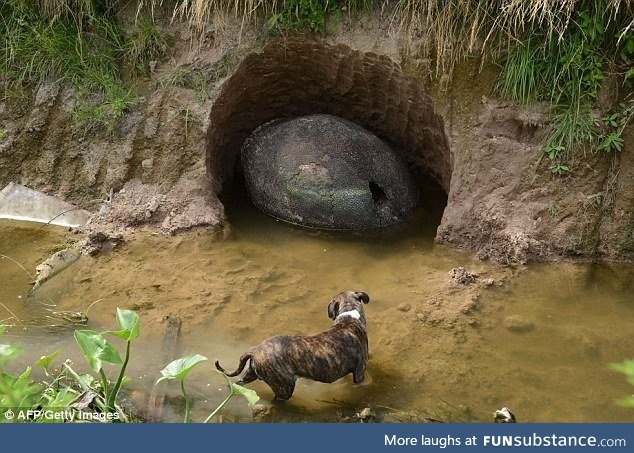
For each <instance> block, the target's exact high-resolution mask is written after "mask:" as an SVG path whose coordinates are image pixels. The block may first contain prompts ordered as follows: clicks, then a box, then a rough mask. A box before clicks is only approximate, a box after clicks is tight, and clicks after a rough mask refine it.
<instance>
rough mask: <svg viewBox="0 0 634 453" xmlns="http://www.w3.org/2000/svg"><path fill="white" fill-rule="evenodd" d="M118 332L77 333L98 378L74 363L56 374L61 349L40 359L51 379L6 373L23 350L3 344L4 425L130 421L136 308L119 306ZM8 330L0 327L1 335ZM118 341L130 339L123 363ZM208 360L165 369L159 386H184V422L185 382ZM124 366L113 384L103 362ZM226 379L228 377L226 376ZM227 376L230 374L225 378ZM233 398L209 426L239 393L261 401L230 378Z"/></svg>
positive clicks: (0, 404) (0, 395)
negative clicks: (127, 394)
mask: <svg viewBox="0 0 634 453" xmlns="http://www.w3.org/2000/svg"><path fill="white" fill-rule="evenodd" d="M116 319H117V324H118V330H110V331H107V332H103V333H100V332H96V331H94V330H76V331H75V333H74V336H75V340H76V342H77V344H78V345H79V347H80V349H81V351H82V353H83V355H84V358H85V359H86V363H87V364H88V366H89V367H90V368H91V369H92V371H93V372H95V373H97V374H98V375H99V378H96V377H95V376H93V375H91V374H80V373H78V372H76V371H75V370H74V369H73V367H72V366H73V364H72V362H71V361H70V360H66V361H65V362H64V363H63V364H62V368H61V369H60V370H59V371H58V372H56V373H53V372H52V371H51V365H52V363H53V361H54V360H55V358H56V357H57V356H58V355H59V353H60V351H55V352H53V353H51V354H49V355H46V356H43V357H41V358H40V359H38V360H37V362H36V363H37V365H38V366H40V367H42V369H43V370H44V373H45V375H46V380H45V381H43V382H36V381H34V380H33V379H32V378H31V371H32V368H31V367H27V368H26V369H25V370H24V371H23V372H22V373H20V374H19V375H13V374H10V373H7V372H5V369H6V368H7V365H9V364H10V363H11V362H12V361H13V360H15V358H17V357H18V356H19V354H20V348H18V347H17V346H14V345H8V344H0V423H2V422H16V421H17V422H38V423H45V422H51V421H53V422H55V421H57V422H60V421H99V422H104V421H110V422H128V421H130V415H129V414H126V413H125V412H124V410H123V408H122V407H121V404H120V401H119V395H120V391H121V388H122V387H123V385H124V384H125V383H126V382H128V381H129V380H130V379H129V378H128V377H127V376H126V375H125V371H126V368H127V365H128V363H129V360H130V345H131V343H132V341H133V340H135V339H136V338H138V337H139V335H140V333H141V330H140V321H139V316H138V315H137V314H136V313H135V312H134V311H132V310H121V309H119V308H117V313H116ZM5 328H6V326H2V325H0V335H2V333H4V330H5ZM107 335H108V336H112V337H118V338H120V339H122V340H124V341H125V345H126V346H125V356H124V358H123V360H122V359H121V356H120V354H119V351H118V350H117V348H116V347H115V345H113V344H112V343H111V342H109V341H108V339H107V338H106V336H107ZM205 360H207V358H206V357H203V356H201V355H198V354H196V355H193V356H189V357H184V358H182V359H178V360H174V361H173V362H171V363H170V364H169V365H167V366H166V367H165V368H164V369H163V370H162V371H161V374H162V375H163V377H161V378H160V379H159V380H158V381H157V384H158V383H159V382H160V381H162V380H165V379H173V380H178V381H180V382H181V390H182V392H183V397H184V398H185V423H187V422H188V421H189V414H190V409H189V407H190V401H189V398H188V396H187V393H186V392H185V378H186V377H187V375H188V374H189V373H190V371H191V370H192V369H193V368H194V366H196V365H197V364H198V363H200V362H202V361H205ZM105 363H107V364H111V365H119V369H118V372H117V373H116V375H117V378H116V380H115V381H114V382H111V381H110V380H109V379H108V376H107V375H106V371H105V370H104V364H105ZM223 376H224V374H223ZM225 378H226V376H225ZM226 379H227V382H228V383H229V392H230V393H229V396H228V397H227V398H226V399H225V400H224V401H223V402H222V403H221V404H220V405H219V406H218V407H217V408H216V409H214V411H213V412H212V413H211V414H210V415H209V416H208V417H207V419H206V420H205V423H206V422H208V421H209V420H211V419H212V418H213V417H214V416H216V415H217V414H218V413H219V412H220V410H221V409H222V408H223V407H224V406H225V404H226V403H227V402H228V401H229V399H230V398H231V397H232V396H234V395H241V396H243V397H244V398H245V399H246V400H247V402H248V403H249V404H251V405H253V404H255V403H256V402H257V401H258V399H259V397H258V395H257V394H256V393H255V392H254V391H253V390H249V389H246V388H244V387H242V386H239V385H237V384H234V383H232V382H231V381H229V379H228V378H226ZM47 411H48V414H53V413H54V414H59V415H60V416H62V415H63V419H59V418H58V419H50V415H47Z"/></svg>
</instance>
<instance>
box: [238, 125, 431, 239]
mask: <svg viewBox="0 0 634 453" xmlns="http://www.w3.org/2000/svg"><path fill="white" fill-rule="evenodd" d="M241 162H242V168H243V171H244V176H245V181H246V186H247V190H248V192H249V195H250V197H251V199H252V200H253V203H254V204H255V205H256V206H257V207H258V208H259V209H261V210H262V211H264V212H266V213H268V214H270V215H271V216H273V217H276V218H278V219H281V220H284V221H287V222H290V223H293V224H297V225H302V226H307V227H313V228H322V229H337V230H358V229H369V228H380V227H387V226H390V225H393V224H395V223H398V222H401V221H403V220H404V219H405V218H406V217H407V216H408V214H410V213H411V212H412V211H413V210H414V208H415V207H416V205H417V204H418V199H419V194H418V190H417V188H416V185H415V183H414V181H413V179H412V177H411V175H410V173H409V171H408V169H407V166H406V165H405V162H404V161H403V160H402V159H401V157H400V156H399V155H398V154H397V153H396V152H395V151H394V150H393V149H392V148H390V146H388V145H387V144H386V143H385V142H383V141H382V140H381V139H379V138H378V137H376V136H375V135H374V134H372V133H371V132H369V131H367V130H366V129H364V128H362V127H361V126H359V125H357V124H355V123H352V122H350V121H348V120H345V119H342V118H339V117H335V116H331V115H310V116H304V117H299V118H294V119H290V120H274V121H271V122H269V123H266V124H264V125H262V126H260V127H258V128H257V129H256V130H255V131H254V132H253V133H252V134H251V135H250V136H249V137H248V138H247V139H246V140H245V142H244V144H243V146H242V154H241Z"/></svg>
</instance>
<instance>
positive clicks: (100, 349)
mask: <svg viewBox="0 0 634 453" xmlns="http://www.w3.org/2000/svg"><path fill="white" fill-rule="evenodd" d="M116 317H117V323H118V324H119V330H115V331H108V332H106V333H107V334H110V335H113V336H116V337H119V338H122V339H123V340H125V342H126V351H125V358H124V359H123V361H121V357H120V356H119V352H118V351H117V349H116V348H115V347H114V345H113V344H111V343H110V342H108V340H106V338H105V337H104V334H102V333H99V332H96V331H94V330H77V331H75V340H76V341H77V344H78V345H79V347H80V348H81V350H82V352H83V354H84V357H85V359H86V361H87V362H88V365H90V368H92V370H93V371H94V372H96V373H99V375H100V377H101V388H102V391H103V394H104V399H105V401H106V409H107V411H112V412H114V411H115V410H116V407H115V404H116V401H117V396H118V394H119V391H120V390H121V385H122V384H123V380H124V376H125V370H126V367H127V365H128V361H129V359H130V344H131V343H132V341H133V340H134V339H136V338H137V337H138V336H139V334H140V325H139V315H137V314H136V313H135V312H133V311H132V310H121V309H119V308H117V315H116ZM104 362H106V363H110V364H113V365H121V368H120V369H119V376H118V377H117V380H116V382H115V384H114V385H112V386H111V385H110V383H109V381H108V378H107V376H106V374H105V372H104V370H103V363H104Z"/></svg>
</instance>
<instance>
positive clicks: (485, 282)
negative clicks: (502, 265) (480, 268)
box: [482, 278, 495, 288]
mask: <svg viewBox="0 0 634 453" xmlns="http://www.w3.org/2000/svg"><path fill="white" fill-rule="evenodd" d="M482 284H483V285H484V287H485V288H488V287H489V286H493V285H495V280H493V279H492V278H485V279H484V280H483V281H482Z"/></svg>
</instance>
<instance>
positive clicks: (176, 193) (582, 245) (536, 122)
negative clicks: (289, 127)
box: [0, 15, 634, 264]
mask: <svg viewBox="0 0 634 453" xmlns="http://www.w3.org/2000/svg"><path fill="white" fill-rule="evenodd" d="M164 19H165V23H164V25H165V28H166V30H169V33H170V34H171V38H172V41H173V42H174V47H173V57H172V58H166V60H165V61H162V62H158V63H157V64H156V65H155V66H154V70H153V73H152V76H151V78H150V80H148V81H147V83H144V84H143V85H142V86H141V87H140V88H141V95H142V96H141V97H140V99H139V100H138V102H137V104H136V105H134V106H131V107H130V109H129V111H128V112H127V113H126V114H125V115H124V117H123V118H122V119H121V120H120V121H119V122H118V123H117V124H115V125H114V126H113V127H112V128H111V129H107V128H102V129H96V130H90V131H88V132H87V131H86V130H82V129H81V128H80V127H79V126H78V125H77V124H75V123H74V122H73V120H72V111H73V108H74V106H75V104H76V102H77V101H76V94H75V93H74V91H73V90H72V89H71V88H69V87H68V86H65V85H63V84H60V83H56V82H49V83H45V84H43V85H41V86H39V87H36V88H35V89H33V90H32V91H31V92H27V93H25V95H24V96H23V97H21V98H16V97H13V98H12V97H8V98H4V99H3V100H2V101H1V104H0V127H2V128H3V129H4V130H5V131H6V136H5V138H4V139H3V141H2V142H1V143H0V186H4V185H6V184H8V183H9V182H15V183H19V184H23V185H26V186H28V187H32V188H35V189H38V190H41V191H43V192H45V193H47V194H49V195H54V196H57V197H60V198H62V199H65V200H67V201H69V202H72V203H74V204H77V205H79V206H81V207H82V208H85V209H88V210H90V211H92V212H93V213H95V216H94V218H93V220H92V222H91V225H90V226H89V228H88V231H93V232H98V231H103V232H107V233H111V232H118V233H121V232H123V233H129V232H130V231H133V230H138V229H139V228H146V227H147V228H150V229H152V230H153V231H160V232H165V233H168V234H174V233H178V232H182V231H186V230H189V229H191V228H193V227H197V226H198V227H205V228H209V229H212V230H216V231H221V230H222V229H223V228H225V227H226V225H227V222H226V218H225V212H224V206H223V204H222V203H221V202H220V201H219V199H218V195H219V194H220V193H221V191H222V190H223V188H225V187H226V186H225V183H226V182H227V181H228V180H230V179H231V178H232V176H233V170H234V168H235V164H236V161H237V159H238V153H239V149H240V145H241V144H242V141H243V139H244V138H245V137H246V136H247V135H248V134H249V133H250V132H251V131H252V130H253V129H255V128H256V127H257V126H259V125H260V124H262V123H263V122H266V121H268V120H270V119H273V118H274V117H279V116H283V117H290V116H297V115H300V114H309V113H332V114H335V115H340V116H342V117H344V118H347V119H349V120H352V121H354V122H356V123H358V124H360V125H361V126H363V127H366V128H367V129H369V130H371V131H372V132H374V133H376V134H377V135H378V136H380V137H381V138H383V139H385V140H387V141H388V142H390V143H392V144H395V145H398V146H397V148H398V149H401V150H403V153H404V157H405V159H406V160H407V162H408V165H409V166H410V168H411V169H414V170H415V173H416V174H417V175H418V179H419V184H421V186H425V187H421V188H422V189H425V188H426V189H427V190H428V193H429V194H430V195H429V196H427V197H426V198H427V199H432V200H436V201H435V203H436V204H438V205H440V206H443V207H444V206H445V203H446V209H445V212H444V216H443V218H442V221H441V222H440V225H439V228H438V231H437V235H436V240H437V241H438V242H441V243H446V244H451V245H454V246H458V247H461V248H465V249H469V250H473V251H475V252H476V253H477V255H478V257H479V258H480V259H493V260H496V261H499V262H502V263H507V264H516V263H525V262H528V261H530V260H556V259H581V260H591V259H599V260H618V261H628V260H631V259H632V257H633V253H634V196H633V195H632V194H633V193H634V186H633V185H634V177H633V174H632V170H631V169H632V168H634V165H632V160H633V159H634V149H633V145H632V143H633V141H632V127H631V125H630V126H628V127H627V128H626V130H625V131H624V146H623V150H622V151H621V152H620V153H618V154H614V155H612V156H604V155H593V154H592V153H586V154H585V155H584V156H583V157H582V156H581V155H579V157H578V158H575V159H573V161H572V162H571V170H572V171H571V174H570V176H569V177H566V178H563V179H562V178H558V177H554V176H553V175H552V174H551V173H550V171H549V170H548V169H547V168H546V164H545V163H544V162H541V163H539V155H540V152H541V151H540V150H541V148H542V146H543V142H544V138H545V132H546V130H547V127H548V125H549V123H550V116H549V114H548V112H547V110H546V109H545V107H544V106H539V105H538V106H532V107H520V106H516V105H513V104H511V103H507V102H504V101H502V100H500V99H498V98H497V96H496V93H495V90H494V82H495V77H496V75H497V69H496V68H494V67H490V66H487V65H482V64H481V62H479V61H470V62H468V63H465V64H463V65H462V66H459V67H457V68H456V70H455V71H454V73H453V75H452V77H451V78H449V77H440V78H435V79H434V78H430V74H431V70H430V66H431V63H430V62H429V61H425V60H420V59H417V58H416V57H415V55H412V54H411V53H409V54H408V53H407V52H405V51H404V49H405V43H404V41H403V39H402V37H401V36H400V35H399V34H398V33H393V31H394V30H393V29H392V28H390V25H389V20H388V19H382V18H380V17H371V18H362V19H361V20H359V21H358V22H356V23H353V22H350V21H345V20H344V23H343V24H342V25H341V26H340V27H339V28H338V30H336V31H334V32H333V34H332V35H329V36H328V37H327V38H325V39H321V38H316V37H301V36H299V37H297V36H296V37H291V38H288V39H282V40H278V39H268V38H263V37H262V36H260V35H258V31H257V29H255V28H250V27H249V26H243V25H244V24H239V23H232V22H231V19H228V21H227V22H226V24H225V25H226V26H225V27H223V28H222V29H220V28H213V27H212V28H210V29H209V31H208V32H207V33H206V34H205V36H204V37H203V39H200V40H195V42H197V43H198V44H197V45H193V46H192V40H191V38H192V36H191V35H190V34H189V32H188V31H187V28H186V27H185V26H183V24H178V23H176V24H170V25H168V20H167V18H164ZM159 22H160V15H159ZM413 48H415V46H414V47H413ZM223 57H232V58H225V59H224V60H223ZM233 60H236V61H237V64H236V65H229V66H227V68H225V69H222V70H220V69H218V68H220V67H221V66H222V65H223V64H225V63H224V62H225V61H233ZM223 68H224V67H223ZM179 71H180V72H185V73H188V74H219V75H217V76H215V78H209V79H208V84H207V85H208V86H206V87H204V90H203V88H201V87H195V86H187V85H186V84H185V85H183V84H178V83H175V82H170V81H173V80H175V78H176V74H178V73H179ZM425 179H428V180H431V181H434V183H433V184H429V187H426V186H427V184H426V183H423V182H422V181H423V180H425Z"/></svg>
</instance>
